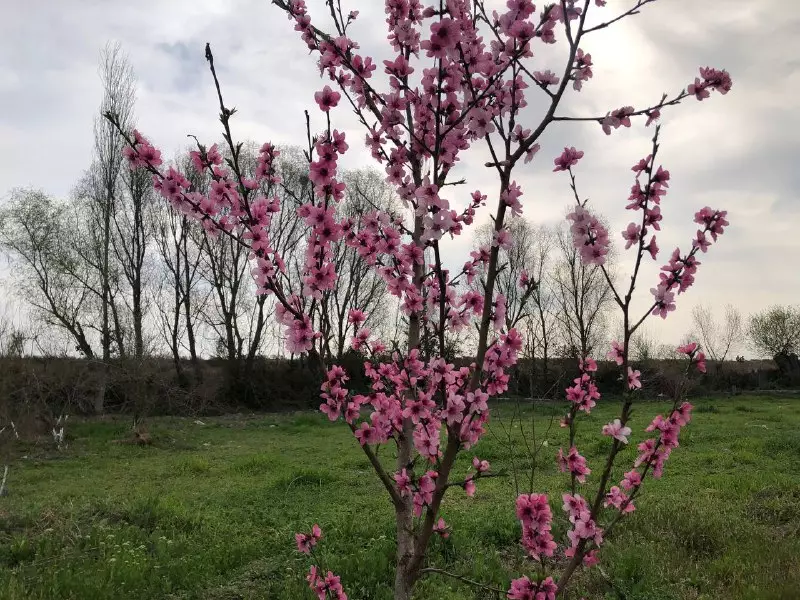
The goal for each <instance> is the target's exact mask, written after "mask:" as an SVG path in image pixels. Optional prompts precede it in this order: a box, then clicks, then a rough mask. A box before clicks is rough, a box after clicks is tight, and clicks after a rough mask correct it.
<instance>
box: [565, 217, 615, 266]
mask: <svg viewBox="0 0 800 600" xmlns="http://www.w3.org/2000/svg"><path fill="white" fill-rule="evenodd" d="M567 219H568V220H570V221H572V225H571V226H570V232H571V233H572V243H573V244H574V245H575V248H577V249H578V251H579V252H580V254H581V260H582V261H583V262H584V263H585V264H592V265H602V264H605V262H606V255H607V254H608V251H609V246H610V245H611V242H610V240H609V238H608V230H607V229H606V228H605V226H604V225H603V224H602V223H601V222H600V220H599V219H598V218H597V217H595V216H594V215H592V214H591V213H590V212H589V210H588V209H586V208H584V207H583V206H580V205H578V206H576V207H575V210H573V211H572V212H571V213H569V214H568V215H567Z"/></svg>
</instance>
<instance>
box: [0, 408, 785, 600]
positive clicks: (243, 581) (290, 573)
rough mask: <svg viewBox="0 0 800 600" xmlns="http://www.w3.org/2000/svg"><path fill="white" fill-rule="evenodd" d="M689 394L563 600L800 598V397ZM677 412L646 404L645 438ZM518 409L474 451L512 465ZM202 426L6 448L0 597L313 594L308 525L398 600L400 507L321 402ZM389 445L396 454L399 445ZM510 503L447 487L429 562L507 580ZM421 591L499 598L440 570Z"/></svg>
mask: <svg viewBox="0 0 800 600" xmlns="http://www.w3.org/2000/svg"><path fill="white" fill-rule="evenodd" d="M696 405H697V411H696V414H695V416H694V420H693V422H692V423H691V425H690V426H689V428H687V429H686V430H684V433H683V436H682V439H681V446H680V448H678V449H677V450H676V451H675V452H674V453H673V455H672V458H671V459H670V460H669V462H668V463H667V467H666V470H665V474H664V477H663V479H661V480H658V481H657V480H652V479H648V481H647V483H646V488H645V493H644V494H643V495H642V496H641V498H640V500H639V501H638V502H637V506H638V508H637V510H636V512H635V513H633V514H632V515H631V516H630V518H629V519H628V520H627V521H626V522H625V523H624V524H623V526H622V527H621V528H620V529H619V530H618V531H617V532H616V534H615V535H613V536H612V537H611V539H609V540H608V542H607V544H606V545H605V546H604V549H603V553H602V562H601V569H598V568H595V569H592V570H590V571H582V572H581V573H580V575H579V576H578V577H576V579H575V580H574V587H573V590H572V591H571V594H570V598H576V599H577V598H580V597H582V596H583V597H585V598H587V599H588V598H608V599H618V598H624V599H627V600H634V599H639V600H644V599H648V600H655V599H659V600H661V599H664V600H666V599H670V600H671V599H675V600H677V599H702V598H706V599H710V598H725V599H730V598H763V599H775V600H778V599H784V600H790V599H797V598H800V474H798V468H800V400H796V399H788V398H747V397H739V398H735V399H726V398H715V399H708V400H699V401H696ZM666 406H667V405H666V404H662V403H658V404H649V403H648V404H642V405H640V406H638V407H637V408H636V410H635V412H634V417H633V423H632V425H633V427H634V437H633V441H634V442H636V441H640V440H641V439H643V438H644V436H645V434H644V432H643V431H642V429H643V428H644V427H645V426H646V425H647V423H648V422H649V420H650V418H652V416H653V415H654V414H655V413H656V412H657V411H663V410H665V409H666ZM615 408H616V406H615V404H614V402H611V401H607V402H606V403H605V404H601V405H600V406H599V407H598V408H597V409H596V410H595V412H593V413H592V415H591V416H590V417H588V418H585V419H584V420H583V422H582V429H581V432H580V440H579V447H580V448H581V451H582V452H583V453H584V454H585V455H586V456H587V458H588V460H589V464H590V467H591V468H593V469H594V471H595V472H594V473H593V475H592V476H590V477H589V480H588V482H587V485H586V486H585V488H586V490H585V492H590V491H591V488H592V484H593V483H594V482H595V481H596V479H595V478H596V476H597V474H598V472H599V471H600V470H601V468H602V466H601V464H602V463H601V461H602V456H603V455H604V454H605V452H606V450H607V447H608V443H609V442H608V439H607V438H603V437H602V436H600V435H599V431H600V427H601V426H602V424H603V423H605V422H608V421H609V420H610V419H611V418H612V417H613V411H614V410H615ZM550 412H552V411H551V409H550V408H548V407H540V408H539V410H538V411H537V415H538V416H537V420H536V425H537V429H536V431H537V433H538V434H539V435H540V436H546V437H545V439H547V441H548V446H547V447H546V448H545V449H544V450H543V454H542V456H543V457H544V458H545V459H546V460H544V461H543V463H542V465H541V466H540V467H539V469H538V471H537V474H536V480H535V491H546V492H551V494H552V495H551V504H552V506H553V512H554V515H556V521H555V522H554V533H555V534H556V536H559V539H563V536H564V532H565V523H564V520H563V513H562V511H561V508H560V505H561V502H560V494H561V492H562V491H564V489H565V486H566V482H567V480H566V478H565V477H564V476H563V475H562V474H561V473H559V472H558V471H557V469H556V466H555V461H554V460H553V456H554V454H555V452H556V450H557V448H558V446H559V445H561V444H563V443H565V430H562V429H560V428H559V427H558V423H557V421H556V423H555V424H554V425H553V426H552V427H551V428H550V429H549V430H548V423H549V422H550V417H549V413H550ZM512 413H513V410H512V407H510V406H508V405H506V406H502V407H500V408H499V409H496V410H495V412H494V413H493V419H492V430H491V432H490V433H489V434H487V435H486V436H485V437H484V439H483V441H481V443H480V444H479V446H478V448H477V449H476V450H475V454H477V455H479V456H481V457H482V458H487V459H489V460H490V461H492V464H493V469H494V470H500V469H503V468H505V469H506V470H508V467H510V464H511V458H510V456H509V452H508V449H507V445H506V443H504V442H503V440H504V439H506V432H507V431H511V434H512V435H513V436H515V437H517V438H518V436H519V431H520V430H519V427H516V428H514V427H512V422H511V416H512ZM204 422H205V424H204V425H199V424H196V423H195V422H194V420H193V419H177V418H164V419H154V420H151V421H150V432H151V434H152V436H153V439H154V444H153V445H152V446H151V447H147V448H139V447H135V446H130V445H123V444H116V443H113V440H115V439H117V438H122V437H125V436H126V434H127V432H126V427H127V425H128V422H127V421H123V420H118V421H115V420H104V421H102V422H101V421H84V422H76V423H72V422H71V423H70V428H69V432H68V433H69V435H70V437H71V439H70V440H69V446H68V448H67V449H66V450H63V451H61V452H59V451H57V450H54V449H52V448H47V447H46V445H45V444H43V443H42V444H39V445H22V444H20V445H19V446H18V447H16V448H14V449H13V454H14V455H13V456H12V467H11V471H10V476H9V487H10V491H11V494H10V495H9V496H8V497H5V498H0V598H9V599H21V598H37V599H48V600H50V599H61V598H74V599H91V598H115V599H123V598H131V599H140V598H171V599H176V600H177V599H184V600H188V599H208V600H211V599H215V600H216V599H222V600H226V599H227V600H233V599H236V598H242V599H243V598H252V599H270V600H272V599H284V598H286V599H290V598H291V599H303V598H309V599H310V598H312V596H311V595H310V592H309V591H308V590H307V588H306V585H305V581H304V575H305V573H306V571H307V568H308V562H307V560H306V557H304V556H302V555H299V554H298V553H297V552H296V550H295V547H294V541H293V534H294V532H295V531H302V530H308V529H309V528H310V526H311V525H312V524H313V523H314V522H317V523H319V524H320V525H321V527H322V528H323V531H324V538H323V540H322V542H321V544H320V547H319V548H320V555H321V556H322V558H323V560H324V562H325V566H326V568H330V569H332V570H334V571H336V572H337V573H339V574H340V575H341V576H342V581H343V583H344V584H345V589H346V591H347V592H348V594H349V596H350V597H351V598H353V599H355V600H363V599H378V598H380V599H388V598H391V589H390V586H389V582H390V581H391V579H392V573H393V568H392V563H393V547H394V544H393V539H394V529H393V519H392V511H391V507H390V505H389V502H388V500H387V499H386V495H385V493H384V492H383V491H382V489H381V488H380V485H379V484H378V483H377V481H376V479H375V477H374V475H373V474H372V471H371V467H370V465H369V463H368V462H367V460H366V459H365V457H364V455H363V453H361V451H360V449H359V448H358V446H357V444H356V443H355V441H354V440H353V438H352V436H351V435H350V434H349V432H348V431H347V430H346V428H344V426H342V425H341V424H330V423H328V422H327V421H325V419H324V417H323V416H322V415H318V414H297V415H284V416H272V415H270V416H258V417H252V418H247V419H245V418H234V417H229V418H219V419H204ZM525 423H526V426H527V427H529V423H530V413H527V414H526V420H525ZM540 439H542V438H541V437H540ZM383 454H385V456H384V457H383V458H384V459H385V460H386V461H387V462H389V461H390V460H391V456H390V452H389V448H388V447H386V448H384V450H383ZM635 454H636V449H635V444H633V445H632V447H628V448H626V449H625V451H623V453H622V454H621V455H620V456H619V459H618V463H619V464H620V465H621V466H625V467H628V468H629V465H630V463H631V462H632V461H633V459H634V457H635ZM472 455H473V453H471V452H470V453H467V454H466V455H465V456H464V458H463V462H461V463H459V464H458V465H457V467H456V473H459V474H460V473H466V472H467V470H468V463H469V459H470V458H471V457H472ZM518 458H520V462H521V457H518ZM623 470H627V469H623V468H620V469H619V470H618V471H617V473H615V477H617V479H618V478H619V476H620V475H621V473H622V471H623ZM514 498H515V490H514V478H513V477H511V476H507V477H498V478H495V479H489V480H485V481H481V482H479V485H478V493H477V495H476V497H475V498H472V499H469V498H466V497H465V495H464V493H463V491H461V490H458V489H454V490H451V493H449V495H448V496H447V497H446V499H445V504H444V513H443V514H444V516H445V518H446V520H447V521H448V522H449V523H450V524H451V525H452V527H453V535H452V536H451V537H450V539H448V540H440V539H437V540H435V541H434V542H433V544H432V547H431V551H430V557H429V561H430V563H431V564H432V565H435V566H438V567H441V568H445V569H447V570H449V571H451V572H454V573H458V574H461V575H465V576H468V577H470V578H471V579H475V580H478V581H481V582H484V583H486V584H488V585H492V586H495V587H505V586H507V584H508V581H509V578H510V576H511V575H512V574H514V575H518V574H520V573H523V572H525V569H526V568H530V565H529V564H528V565H526V563H525V562H524V560H523V559H522V554H521V551H520V549H519V544H518V540H519V534H520V528H519V524H518V523H517V522H516V520H515V518H514V514H513V504H514ZM416 597H417V598H420V599H436V600H439V599H444V600H455V599H465V598H466V599H473V598H474V599H479V598H496V596H492V595H490V594H489V595H487V593H486V592H479V591H476V590H475V589H474V588H472V587H469V586H467V585H465V584H461V583H459V582H457V581H454V580H449V579H442V578H441V577H440V576H438V575H432V576H428V577H426V578H425V579H424V580H423V581H422V582H421V583H420V584H419V587H418V590H417V595H416Z"/></svg>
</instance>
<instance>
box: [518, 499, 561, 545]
mask: <svg viewBox="0 0 800 600" xmlns="http://www.w3.org/2000/svg"><path fill="white" fill-rule="evenodd" d="M517 518H518V519H519V520H520V521H521V523H522V545H523V546H524V548H525V550H527V551H528V554H529V555H530V557H531V558H533V559H534V560H542V558H541V557H542V556H553V552H555V549H556V543H555V542H554V541H553V534H552V533H551V532H550V525H551V523H552V521H553V515H552V513H551V511H550V504H548V502H547V495H546V494H522V495H520V496H519V497H518V498H517Z"/></svg>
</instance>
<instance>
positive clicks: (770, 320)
mask: <svg viewBox="0 0 800 600" xmlns="http://www.w3.org/2000/svg"><path fill="white" fill-rule="evenodd" d="M747 333H748V336H749V338H750V343H751V345H752V348H753V350H755V351H756V352H757V353H758V354H759V355H761V356H768V357H770V358H776V357H788V356H790V355H792V354H797V353H798V352H800V306H778V305H776V306H772V307H770V308H768V309H766V310H764V311H762V312H759V313H756V314H754V315H752V316H751V317H750V322H749V326H748V331H747Z"/></svg>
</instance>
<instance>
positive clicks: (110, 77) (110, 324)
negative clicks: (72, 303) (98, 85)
mask: <svg viewBox="0 0 800 600" xmlns="http://www.w3.org/2000/svg"><path fill="white" fill-rule="evenodd" d="M99 74H100V80H101V82H102V85H103V100H102V102H101V104H100V110H99V111H98V114H97V116H96V117H95V122H94V141H95V144H94V160H93V162H92V166H91V168H90V170H89V171H88V173H87V175H86V177H85V178H84V182H83V183H82V185H81V186H80V188H79V194H80V196H81V200H82V201H84V202H85V203H86V206H87V208H88V209H89V212H88V215H87V216H86V218H85V219H84V220H83V224H87V223H86V222H87V221H88V222H90V223H91V224H90V225H89V226H88V228H87V233H88V234H89V240H88V241H89V242H90V244H89V245H88V246H87V247H86V251H85V252H83V256H84V258H86V259H89V260H90V261H91V262H92V263H93V264H94V266H95V267H96V268H97V270H98V273H99V291H100V323H99V328H100V347H101V349H102V360H103V364H104V367H103V371H102V376H101V383H100V385H99V386H98V390H97V397H96V398H95V402H94V407H95V411H96V412H98V413H99V412H102V411H103V403H104V398H105V388H106V380H107V378H108V362H109V361H110V359H111V355H112V343H116V350H117V352H118V353H119V355H120V356H124V355H125V354H126V349H125V339H124V338H125V323H124V322H123V319H122V315H121V314H120V311H119V309H118V306H117V302H116V300H115V296H116V292H117V291H118V289H119V278H118V274H117V273H116V271H117V266H116V265H113V264H112V258H113V252H114V235H115V230H114V224H115V213H116V211H117V207H118V205H119V203H120V194H121V190H122V187H123V180H122V170H123V155H122V150H123V148H124V147H125V140H124V138H123V137H122V136H121V135H120V133H119V132H118V131H117V129H116V128H115V127H114V126H113V125H112V124H111V123H110V122H109V121H108V119H106V118H104V116H103V115H105V114H107V113H110V114H114V115H115V116H116V118H117V119H118V122H119V123H120V124H122V125H123V126H124V127H125V129H126V130H127V129H130V128H131V126H132V124H133V108H134V103H135V101H136V92H135V76H134V73H133V69H132V68H131V65H130V63H129V62H128V59H127V58H126V56H125V55H124V53H123V52H122V47H121V46H120V44H119V43H116V44H111V43H109V44H107V45H106V47H105V48H104V49H103V50H102V51H101V53H100V67H99ZM80 216H81V217H82V216H83V215H80ZM112 328H113V331H112ZM139 331H140V332H141V321H140V322H139Z"/></svg>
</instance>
